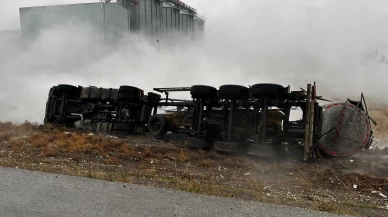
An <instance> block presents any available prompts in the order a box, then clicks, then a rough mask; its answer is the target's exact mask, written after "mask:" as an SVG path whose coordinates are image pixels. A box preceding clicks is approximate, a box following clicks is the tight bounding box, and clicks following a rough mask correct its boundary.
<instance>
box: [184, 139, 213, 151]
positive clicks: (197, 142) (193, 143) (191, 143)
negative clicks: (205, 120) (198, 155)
mask: <svg viewBox="0 0 388 217" xmlns="http://www.w3.org/2000/svg"><path fill="white" fill-rule="evenodd" d="M185 145H186V146H187V147H189V148H197V149H205V150H209V149H211V148H212V143H211V142H210V141H207V140H206V139H202V138H196V137H187V139H186V141H185Z"/></svg>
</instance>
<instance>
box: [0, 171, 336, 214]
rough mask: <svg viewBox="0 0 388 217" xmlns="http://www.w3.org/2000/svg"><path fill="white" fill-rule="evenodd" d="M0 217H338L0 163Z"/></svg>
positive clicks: (298, 209) (299, 209) (292, 208)
mask: <svg viewBox="0 0 388 217" xmlns="http://www.w3.org/2000/svg"><path fill="white" fill-rule="evenodd" d="M0 216H2V217H3V216H4V217H5V216H6V217H8V216H17V217H22V216H28V217H45V216H56V217H60V216H72V217H73V216H147V217H149V216H163V217H165V216H201V217H202V216H212V217H213V216H222V217H224V216H266V217H269V216H273V217H275V216H287V217H294V216H311V217H315V216H337V215H333V214H329V213H322V212H315V211H310V210H306V209H301V208H294V207H287V206H278V205H271V204H262V203H257V202H247V201H241V200H236V199H230V198H222V197H211V196H205V195H199V194H191V193H186V192H181V191H173V190H164V189H159V188H153V187H146V186H139V185H131V184H124V183H114V182H107V181H100V180H95V179H88V178H80V177H70V176H63V175H56V174H48V173H41V172H33V171H26V170H19V169H11V168H4V167H0Z"/></svg>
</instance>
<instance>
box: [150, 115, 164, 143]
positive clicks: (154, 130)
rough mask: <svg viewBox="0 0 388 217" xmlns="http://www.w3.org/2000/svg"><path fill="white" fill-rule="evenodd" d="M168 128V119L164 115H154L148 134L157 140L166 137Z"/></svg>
mask: <svg viewBox="0 0 388 217" xmlns="http://www.w3.org/2000/svg"><path fill="white" fill-rule="evenodd" d="M167 127H168V123H167V119H166V118H165V117H164V116H162V115H154V116H152V117H151V118H150V120H149V121H148V132H149V133H150V134H151V135H152V136H153V137H155V138H157V139H161V138H163V137H164V135H165V134H166V133H167Z"/></svg>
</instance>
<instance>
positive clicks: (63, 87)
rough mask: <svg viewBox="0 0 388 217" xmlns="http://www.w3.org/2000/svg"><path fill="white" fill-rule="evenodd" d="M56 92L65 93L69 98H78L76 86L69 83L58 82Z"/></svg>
mask: <svg viewBox="0 0 388 217" xmlns="http://www.w3.org/2000/svg"><path fill="white" fill-rule="evenodd" d="M56 92H57V93H59V94H63V93H64V94H66V95H67V96H68V97H70V98H79V92H78V87H75V86H73V85H69V84H59V85H58V86H57V91H56Z"/></svg>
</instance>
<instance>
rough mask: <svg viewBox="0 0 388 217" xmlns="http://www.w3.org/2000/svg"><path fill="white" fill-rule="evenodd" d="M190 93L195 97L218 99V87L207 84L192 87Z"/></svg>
mask: <svg viewBox="0 0 388 217" xmlns="http://www.w3.org/2000/svg"><path fill="white" fill-rule="evenodd" d="M190 94H191V97H192V98H194V99H216V98H217V88H215V87H211V86H206V85H194V86H191V88H190Z"/></svg>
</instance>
